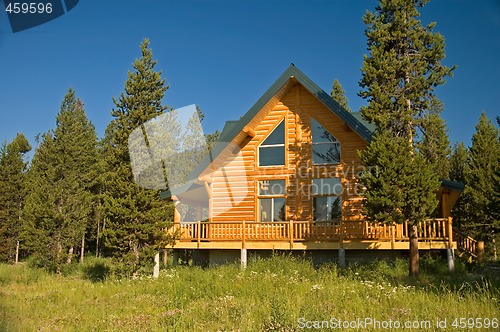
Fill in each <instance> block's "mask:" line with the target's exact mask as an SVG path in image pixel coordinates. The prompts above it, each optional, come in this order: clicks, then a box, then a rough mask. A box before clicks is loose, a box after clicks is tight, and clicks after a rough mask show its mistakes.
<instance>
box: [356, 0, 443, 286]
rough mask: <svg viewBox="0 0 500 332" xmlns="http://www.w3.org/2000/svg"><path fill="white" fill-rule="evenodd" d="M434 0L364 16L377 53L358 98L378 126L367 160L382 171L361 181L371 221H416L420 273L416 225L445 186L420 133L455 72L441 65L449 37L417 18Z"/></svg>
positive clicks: (413, 269) (399, 0)
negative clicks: (439, 89) (420, 140)
mask: <svg viewBox="0 0 500 332" xmlns="http://www.w3.org/2000/svg"><path fill="white" fill-rule="evenodd" d="M427 2H428V1H427V0H410V1H408V0H381V1H380V3H379V5H378V6H377V7H376V10H375V12H367V13H366V14H365V16H364V18H363V19H364V22H365V24H366V25H367V29H366V30H365V35H366V37H367V39H368V49H369V52H370V54H369V55H365V57H364V61H363V68H362V78H361V81H360V86H361V88H362V90H361V91H360V93H359V95H360V96H361V97H362V98H364V99H367V100H368V102H369V103H368V105H367V106H364V107H362V109H361V112H362V115H363V117H364V118H365V119H366V120H367V121H369V122H372V123H374V124H375V125H376V126H377V131H376V133H375V136H374V138H373V140H372V141H371V143H370V144H369V146H368V148H367V149H366V150H365V152H364V153H362V155H361V160H362V162H363V163H364V164H365V165H367V166H372V169H377V170H378V171H377V172H368V173H366V175H365V176H364V178H363V179H362V181H363V183H364V184H365V185H366V187H367V196H366V199H365V209H366V213H367V216H368V219H369V220H376V221H379V222H384V223H392V222H402V221H408V222H409V224H410V234H409V237H410V265H409V274H410V276H415V275H417V274H418V229H417V225H418V223H419V222H420V221H422V220H423V219H424V218H425V216H429V215H430V214H431V212H432V211H433V210H434V209H435V208H436V205H437V200H436V197H435V193H436V191H437V189H438V188H439V181H438V176H437V175H436V174H435V173H434V172H433V169H432V165H431V164H430V163H429V162H428V161H427V160H426V159H425V158H424V157H423V156H422V155H421V152H420V151H419V150H418V149H416V146H417V144H418V141H417V138H418V135H417V134H418V132H417V131H418V129H419V128H421V127H423V126H422V124H424V123H426V122H427V120H428V116H429V114H432V113H433V107H434V106H435V105H436V104H437V100H436V97H435V95H434V88H435V87H436V86H438V85H440V84H443V83H444V78H445V76H448V75H450V74H451V71H452V69H453V68H448V67H446V66H443V65H442V64H441V60H442V59H443V58H444V56H445V52H444V38H443V36H441V35H440V34H437V33H434V32H433V31H432V30H433V28H434V26H435V24H434V23H431V24H429V25H428V26H426V27H424V26H422V25H421V23H420V21H419V20H418V17H419V15H420V14H419V11H418V9H419V8H421V7H423V6H424V5H425V4H426V3H427ZM424 134H425V133H424ZM395 145H398V146H395ZM395 151H397V152H398V156H395V155H394V153H395ZM399 156H402V159H401V157H399ZM389 166H390V167H389ZM402 190H404V191H405V193H404V194H403V193H399V192H400V191H402ZM396 193H398V194H396ZM388 197H392V198H391V199H389V198H388Z"/></svg>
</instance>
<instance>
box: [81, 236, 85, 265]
mask: <svg viewBox="0 0 500 332" xmlns="http://www.w3.org/2000/svg"><path fill="white" fill-rule="evenodd" d="M84 254H85V233H83V235H82V250H81V251H80V263H83V255H84Z"/></svg>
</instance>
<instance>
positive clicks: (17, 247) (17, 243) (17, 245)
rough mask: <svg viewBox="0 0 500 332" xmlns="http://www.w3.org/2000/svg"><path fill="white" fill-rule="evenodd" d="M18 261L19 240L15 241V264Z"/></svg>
mask: <svg viewBox="0 0 500 332" xmlns="http://www.w3.org/2000/svg"><path fill="white" fill-rule="evenodd" d="M17 263H19V240H18V241H17V242H16V260H15V264H16V265H17Z"/></svg>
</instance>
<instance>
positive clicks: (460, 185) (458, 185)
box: [440, 179, 465, 191]
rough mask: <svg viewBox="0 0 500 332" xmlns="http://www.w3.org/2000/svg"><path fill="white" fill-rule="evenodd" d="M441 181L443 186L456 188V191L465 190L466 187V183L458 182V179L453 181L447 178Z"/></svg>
mask: <svg viewBox="0 0 500 332" xmlns="http://www.w3.org/2000/svg"><path fill="white" fill-rule="evenodd" d="M440 181H441V186H443V187H445V188H448V189H451V190H455V191H463V190H464V188H465V185H464V184H463V183H462V182H456V181H451V180H445V179H440Z"/></svg>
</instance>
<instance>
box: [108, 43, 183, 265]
mask: <svg viewBox="0 0 500 332" xmlns="http://www.w3.org/2000/svg"><path fill="white" fill-rule="evenodd" d="M140 48H141V54H142V56H141V58H140V59H136V60H135V62H134V63H133V65H132V67H133V71H131V72H129V73H128V78H127V80H126V82H125V92H123V93H122V94H121V95H120V98H118V100H116V99H113V101H114V104H115V107H116V108H114V109H113V110H112V112H111V115H112V116H113V118H114V119H113V120H112V122H111V123H110V124H109V126H108V128H107V129H106V136H105V138H104V142H103V143H104V158H105V161H106V174H105V188H104V189H105V190H104V195H103V201H104V213H105V218H106V223H105V225H104V228H103V232H102V234H103V240H104V245H105V247H106V250H107V252H108V253H110V254H112V255H114V256H117V257H119V258H120V259H121V260H123V261H124V262H126V263H127V265H128V269H129V271H130V272H136V271H137V270H138V268H139V267H140V266H144V265H147V264H151V262H152V260H151V261H150V262H148V261H146V259H147V258H151V255H152V253H153V252H154V250H156V249H158V247H159V246H161V245H162V243H163V242H162V241H164V240H165V232H164V229H165V227H166V226H167V221H168V220H172V218H173V206H172V204H167V203H165V202H163V201H161V200H160V195H159V191H158V190H150V189H143V188H141V187H139V186H138V185H137V184H136V183H135V182H134V175H133V172H132V168H131V159H130V154H129V150H128V139H129V135H130V134H131V132H132V131H133V130H134V129H136V128H141V126H143V124H144V123H146V122H147V121H148V120H151V119H153V118H156V117H158V116H160V115H162V114H164V112H165V110H167V108H168V107H167V106H164V105H163V104H162V99H163V97H164V95H165V92H166V90H167V89H168V85H166V84H165V79H162V77H161V74H162V73H161V71H155V66H156V64H157V61H156V60H153V54H152V50H151V48H149V41H148V40H147V39H145V40H144V41H143V42H142V44H141V46H140ZM166 143H175V142H166Z"/></svg>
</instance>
